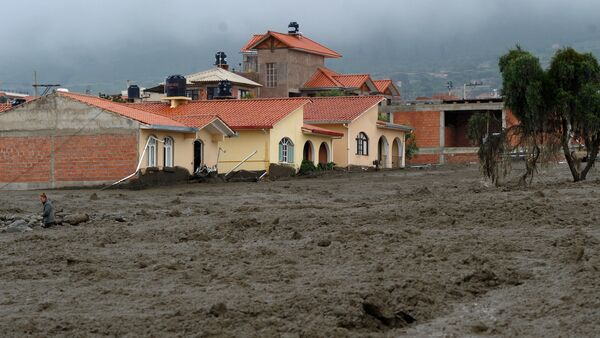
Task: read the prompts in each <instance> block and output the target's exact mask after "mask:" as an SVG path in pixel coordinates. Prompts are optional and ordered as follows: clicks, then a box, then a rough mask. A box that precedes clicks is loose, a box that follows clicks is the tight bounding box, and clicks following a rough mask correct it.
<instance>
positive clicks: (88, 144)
mask: <svg viewBox="0 0 600 338" xmlns="http://www.w3.org/2000/svg"><path fill="white" fill-rule="evenodd" d="M54 142H55V152H54V154H55V155H54V159H55V160H54V161H55V162H54V163H55V164H54V177H55V179H56V181H57V182H60V181H107V180H109V181H110V180H118V179H121V178H123V177H125V176H127V175H129V174H131V173H132V172H133V171H134V170H135V167H136V165H137V146H138V142H137V137H136V136H135V135H90V136H87V135H86V136H73V137H69V136H61V137H55V140H54Z"/></svg>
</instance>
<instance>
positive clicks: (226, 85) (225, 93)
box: [219, 80, 231, 97]
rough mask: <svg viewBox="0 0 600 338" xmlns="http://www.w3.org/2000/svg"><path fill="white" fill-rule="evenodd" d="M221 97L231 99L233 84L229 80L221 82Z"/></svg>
mask: <svg viewBox="0 0 600 338" xmlns="http://www.w3.org/2000/svg"><path fill="white" fill-rule="evenodd" d="M219 97H231V82H229V81H228V80H223V81H221V82H219Z"/></svg>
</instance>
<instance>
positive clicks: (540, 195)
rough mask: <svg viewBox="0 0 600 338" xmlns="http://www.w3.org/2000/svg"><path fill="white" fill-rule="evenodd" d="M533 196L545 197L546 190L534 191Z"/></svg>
mask: <svg viewBox="0 0 600 338" xmlns="http://www.w3.org/2000/svg"><path fill="white" fill-rule="evenodd" d="M533 196H534V197H538V198H544V197H546V195H545V194H544V192H543V191H541V190H538V191H536V192H535V193H533Z"/></svg>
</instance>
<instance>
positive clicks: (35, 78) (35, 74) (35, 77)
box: [33, 70, 38, 97]
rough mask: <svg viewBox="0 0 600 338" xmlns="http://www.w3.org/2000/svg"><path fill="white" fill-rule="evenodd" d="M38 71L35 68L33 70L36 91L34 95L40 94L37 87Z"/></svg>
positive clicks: (34, 89)
mask: <svg viewBox="0 0 600 338" xmlns="http://www.w3.org/2000/svg"><path fill="white" fill-rule="evenodd" d="M37 84H38V83H37V72H36V71H35V70H34V71H33V91H34V95H35V97H37V96H38V89H37Z"/></svg>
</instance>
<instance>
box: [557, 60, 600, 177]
mask: <svg viewBox="0 0 600 338" xmlns="http://www.w3.org/2000/svg"><path fill="white" fill-rule="evenodd" d="M548 77H549V81H550V87H549V88H548V91H547V92H548V94H549V95H548V96H550V97H551V98H552V100H551V101H550V103H551V104H552V108H553V116H552V118H553V119H554V120H555V121H557V122H559V125H558V126H557V129H558V131H559V132H560V140H561V146H562V149H563V152H564V155H565V159H566V160H567V163H568V164H569V169H570V170H571V174H572V175H573V180H574V181H575V182H577V181H581V180H585V179H586V176H587V173H588V172H589V170H590V169H591V168H592V166H593V165H594V163H595V162H596V157H597V156H598V149H599V147H600V66H598V61H597V60H596V58H595V57H594V56H593V55H592V54H591V53H583V54H582V53H578V52H577V51H575V50H574V49H572V48H566V49H561V50H559V51H557V52H556V54H555V55H554V57H553V58H552V62H551V64H550V69H549V70H548ZM572 142H574V143H579V144H580V145H581V148H583V149H584V154H585V155H583V156H582V154H581V152H577V151H572V150H571V147H570V145H571V143H572ZM582 159H586V162H585V165H584V166H582V163H581V162H582V161H581V160H582Z"/></svg>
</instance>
